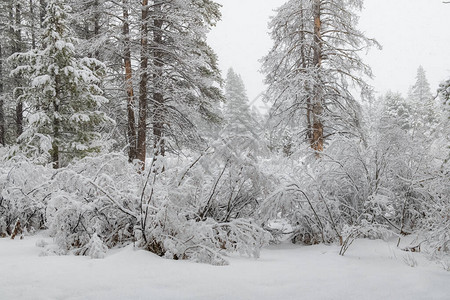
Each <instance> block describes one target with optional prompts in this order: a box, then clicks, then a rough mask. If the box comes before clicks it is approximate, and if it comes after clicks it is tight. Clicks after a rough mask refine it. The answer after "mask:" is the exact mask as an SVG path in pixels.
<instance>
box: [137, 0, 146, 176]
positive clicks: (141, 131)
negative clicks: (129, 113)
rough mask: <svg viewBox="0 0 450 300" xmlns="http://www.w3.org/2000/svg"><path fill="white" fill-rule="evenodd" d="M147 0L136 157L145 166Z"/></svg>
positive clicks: (144, 3) (143, 16)
mask: <svg viewBox="0 0 450 300" xmlns="http://www.w3.org/2000/svg"><path fill="white" fill-rule="evenodd" d="M148 11H149V7H148V0H142V17H141V22H142V24H141V66H140V77H141V78H140V83H139V123H138V140H137V149H136V150H137V155H136V158H137V159H139V160H140V161H141V163H142V168H144V167H145V157H146V151H147V141H146V138H147V80H148Z"/></svg>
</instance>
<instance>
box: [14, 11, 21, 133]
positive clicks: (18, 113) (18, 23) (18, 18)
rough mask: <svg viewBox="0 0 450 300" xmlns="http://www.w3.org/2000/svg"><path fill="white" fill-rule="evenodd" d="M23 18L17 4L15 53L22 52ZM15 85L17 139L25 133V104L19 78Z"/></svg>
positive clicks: (16, 78) (16, 79) (15, 80)
mask: <svg viewBox="0 0 450 300" xmlns="http://www.w3.org/2000/svg"><path fill="white" fill-rule="evenodd" d="M21 19H22V16H21V8H20V4H18V3H17V4H16V6H15V27H16V28H15V30H14V29H13V31H14V39H15V41H14V52H15V53H18V52H22V50H23V49H22V32H21V30H20V27H21V21H22V20H21ZM14 85H15V87H16V89H17V90H16V95H15V97H16V99H17V103H16V130H17V132H16V134H17V137H19V136H20V135H21V134H22V133H23V103H22V100H21V99H20V96H21V94H22V88H21V87H20V86H21V80H20V78H19V77H18V76H16V77H15V78H14Z"/></svg>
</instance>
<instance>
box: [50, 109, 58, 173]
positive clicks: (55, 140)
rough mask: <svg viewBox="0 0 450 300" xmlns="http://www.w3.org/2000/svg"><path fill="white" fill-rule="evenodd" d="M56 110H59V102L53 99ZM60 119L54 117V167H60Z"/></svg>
mask: <svg viewBox="0 0 450 300" xmlns="http://www.w3.org/2000/svg"><path fill="white" fill-rule="evenodd" d="M53 109H54V112H55V113H57V112H59V104H58V103H56V101H53ZM59 126H60V124H59V119H58V118H56V117H53V142H52V163H53V169H58V168H59V146H58V144H59V141H58V140H59Z"/></svg>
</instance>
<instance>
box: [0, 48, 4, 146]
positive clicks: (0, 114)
mask: <svg viewBox="0 0 450 300" xmlns="http://www.w3.org/2000/svg"><path fill="white" fill-rule="evenodd" d="M3 106H4V101H3V53H2V45H1V44H0V144H1V145H3V146H5V111H4V108H3Z"/></svg>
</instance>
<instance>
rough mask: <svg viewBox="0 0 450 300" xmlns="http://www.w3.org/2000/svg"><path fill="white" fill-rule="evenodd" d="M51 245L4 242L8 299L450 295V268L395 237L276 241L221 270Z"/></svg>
mask: <svg viewBox="0 0 450 300" xmlns="http://www.w3.org/2000/svg"><path fill="white" fill-rule="evenodd" d="M51 243H52V239H51V238H49V237H46V236H45V235H43V233H41V234H38V235H37V236H26V237H25V238H24V239H23V240H20V239H16V240H10V239H7V238H3V239H0V266H1V269H0V270H1V272H0V299H2V300H3V299H5V300H6V299H7V300H10V299H11V300H12V299H15V300H20V299H33V300H39V299H70V300H75V299H77V300H78V299H79V300H81V299H83V300H85V299H87V300H88V299H105V300H106V299H107V300H115V299H117V300H118V299H133V300H134V299H157V300H161V299H195V300H201V299H205V300H206V299H208V300H211V299H233V300H235V299H258V300H261V299H281V300H286V299H384V300H385V299H408V300H414V299H450V272H446V271H445V270H443V269H442V268H440V267H439V266H438V265H437V264H436V263H433V262H431V261H428V260H427V259H426V258H425V255H424V254H422V253H409V252H404V251H401V250H399V249H397V248H396V247H395V242H394V241H392V242H390V243H386V242H383V241H371V240H357V241H356V242H355V243H354V244H353V245H352V247H351V248H350V249H349V250H348V252H347V254H346V256H344V257H342V256H339V255H338V252H339V247H338V246H326V245H317V246H298V245H291V244H282V245H274V246H269V247H266V248H265V249H263V250H262V252H261V258H260V259H258V260H255V259H249V258H244V257H230V258H229V259H230V262H231V263H230V265H229V266H221V267H218V266H211V265H207V264H197V263H193V262H189V261H173V260H167V259H163V258H160V257H158V256H155V255H154V254H152V253H149V252H146V251H143V250H136V249H134V248H133V246H132V245H130V246H128V247H125V248H122V249H116V250H111V251H109V252H108V254H107V256H106V258H105V259H90V258H88V257H80V256H42V253H43V249H44V248H42V247H43V246H44V245H46V244H50V246H51ZM407 261H412V262H416V263H417V266H416V267H410V266H409V265H408V263H406V262H407Z"/></svg>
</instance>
